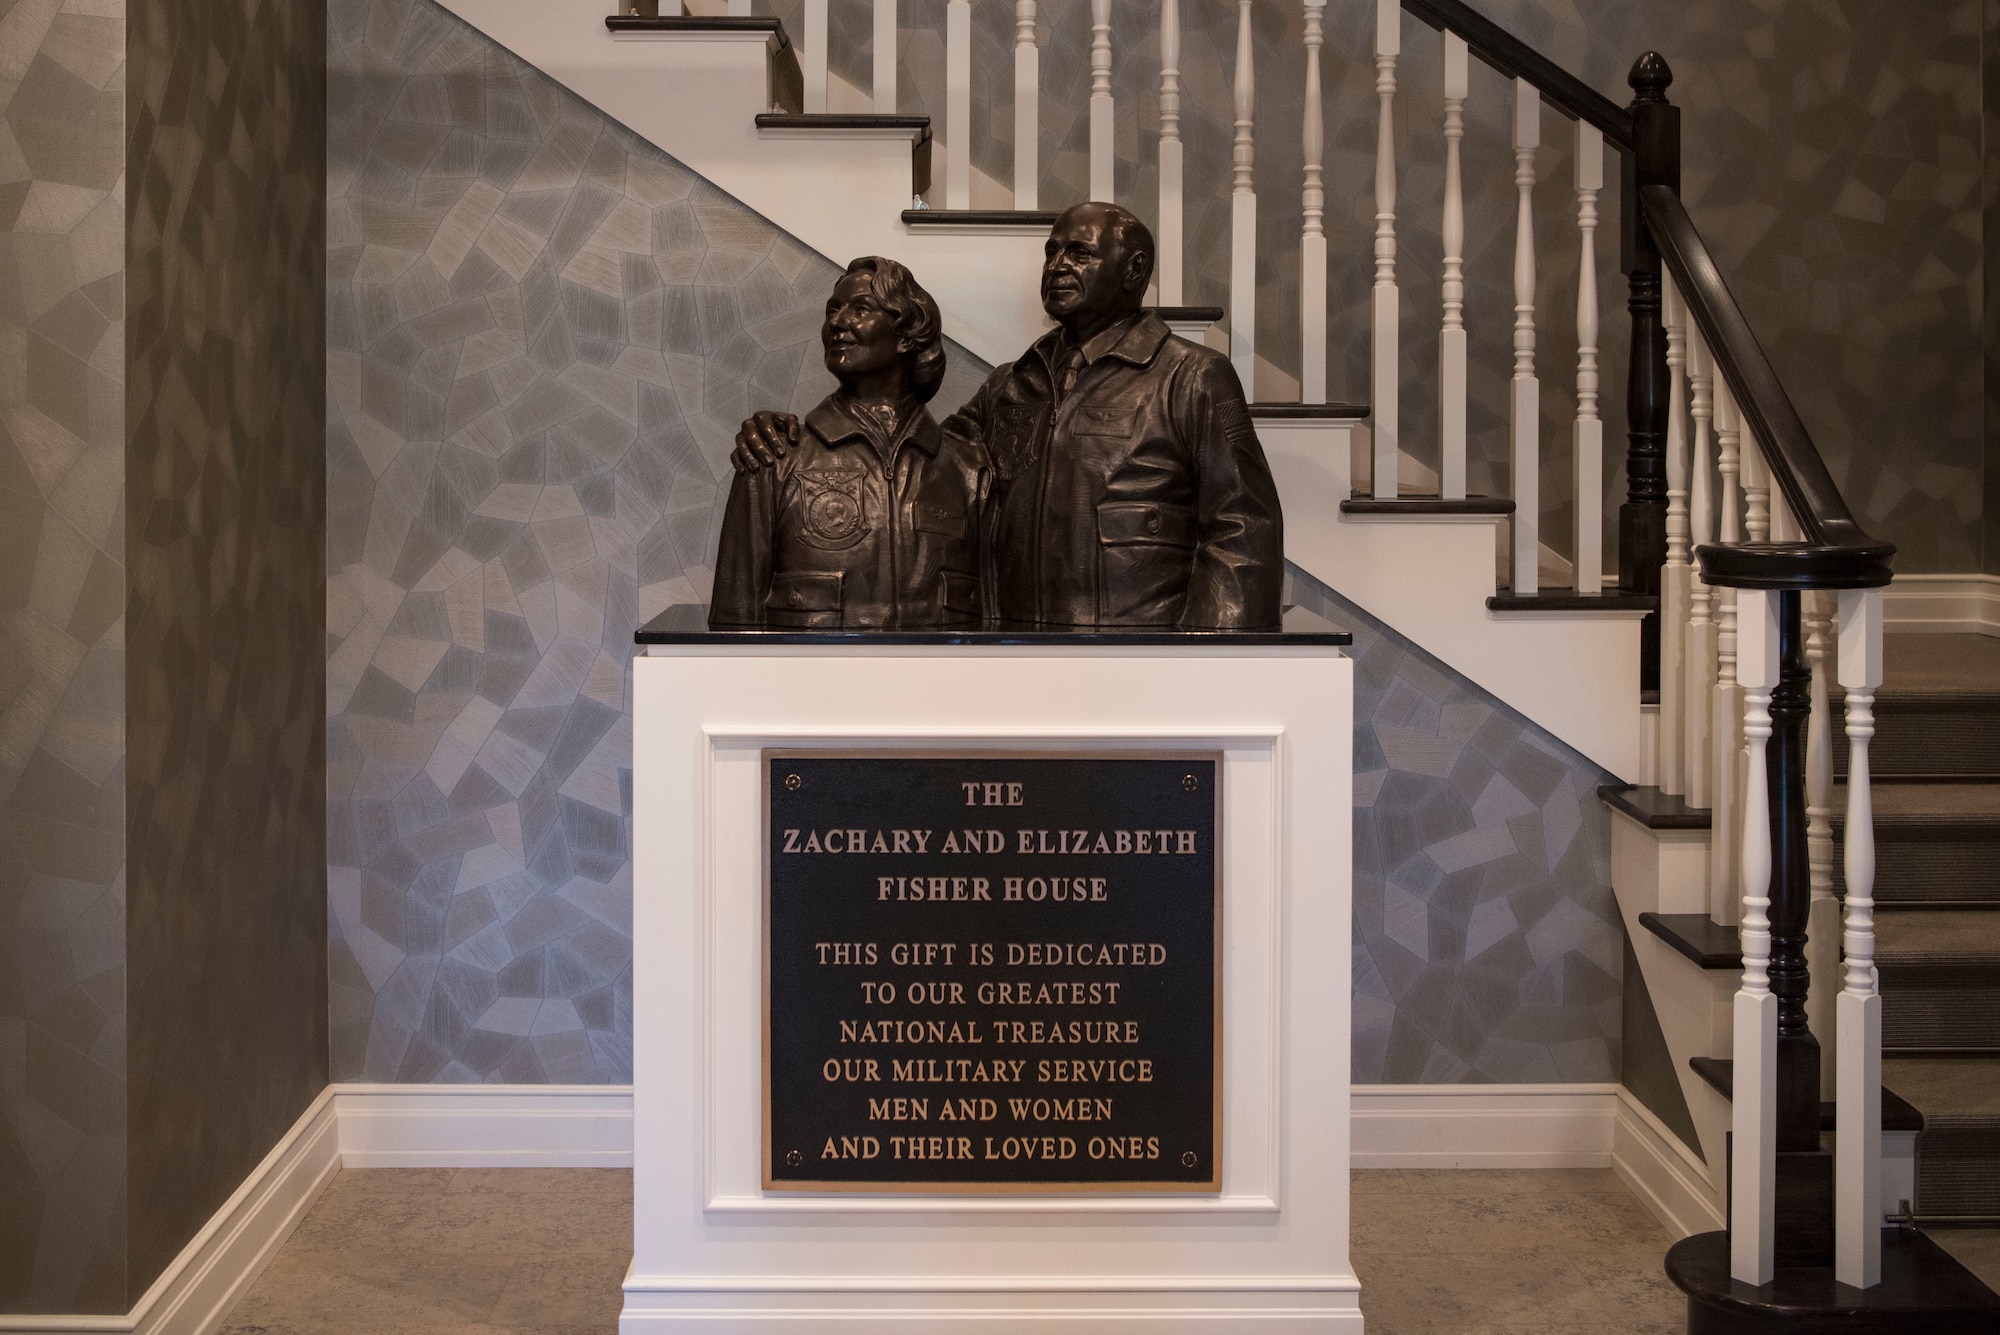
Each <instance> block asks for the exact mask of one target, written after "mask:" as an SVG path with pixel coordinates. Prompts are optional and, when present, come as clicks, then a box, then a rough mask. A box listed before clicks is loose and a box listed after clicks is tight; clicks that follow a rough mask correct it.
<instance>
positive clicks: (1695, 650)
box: [1681, 305, 1716, 807]
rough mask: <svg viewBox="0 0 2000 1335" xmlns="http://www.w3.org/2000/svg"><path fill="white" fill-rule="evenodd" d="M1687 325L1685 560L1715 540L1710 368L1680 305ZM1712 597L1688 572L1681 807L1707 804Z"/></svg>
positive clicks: (1693, 572)
mask: <svg viewBox="0 0 2000 1335" xmlns="http://www.w3.org/2000/svg"><path fill="white" fill-rule="evenodd" d="M1681 313H1682V317H1683V321H1684V323H1685V324H1686V326H1687V370H1688V384H1689V386H1690V388H1691V390H1692V393H1691V394H1690V395H1689V399H1690V403H1689V408H1688V415H1689V416H1690V417H1692V418H1693V419H1694V449H1693V452H1692V457H1691V458H1690V459H1689V461H1688V559H1689V560H1690V561H1692V560H1693V559H1694V553H1695V549H1696V548H1699V547H1702V546H1705V545H1706V544H1708V543H1711V542H1713V541H1714V540H1715V505H1714V501H1713V499H1712V497H1713V494H1714V492H1713V483H1712V481H1711V476H1712V474H1713V473H1714V471H1715V459H1714V456H1713V454H1712V452H1711V448H1710V447H1711V444H1712V441H1713V437H1712V436H1711V434H1710V430H1709V425H1710V423H1711V422H1712V421H1713V420H1714V416H1715V378H1714V375H1715V373H1714V364H1713V363H1712V362H1711V361H1710V359H1709V355H1708V344H1707V343H1706V342H1704V341H1703V340H1702V337H1701V331H1700V330H1699V329H1697V328H1695V325H1694V320H1693V318H1692V317H1691V316H1690V315H1689V313H1688V311H1687V309H1686V306H1685V305H1683V306H1682V309H1681ZM1711 603H1712V599H1711V597H1710V594H1709V587H1708V585H1707V584H1706V583H1704V582H1703V580H1702V578H1701V572H1700V571H1699V570H1698V569H1690V570H1689V572H1688V628H1687V664H1686V668H1685V672H1684V675H1683V677H1682V682H1683V687H1684V690H1685V692H1686V701H1685V704H1684V706H1683V708H1684V709H1685V711H1686V724H1687V747H1686V757H1687V770H1686V777H1687V803H1688V805H1689V806H1691V807H1705V806H1707V805H1708V803H1709V786H1710V785H1709V776H1710V774H1711V773H1712V772H1713V768H1714V764H1715V762H1714V760H1713V758H1712V757H1711V755H1710V734H1709V728H1710V726H1711V723H1712V716H1711V711H1710V708H1709V694H1710V690H1711V686H1710V683H1712V682H1714V681H1715V679H1716V677H1715V623H1714V622H1713V621H1712V620H1710V613H1709V608H1710V606H1711Z"/></svg>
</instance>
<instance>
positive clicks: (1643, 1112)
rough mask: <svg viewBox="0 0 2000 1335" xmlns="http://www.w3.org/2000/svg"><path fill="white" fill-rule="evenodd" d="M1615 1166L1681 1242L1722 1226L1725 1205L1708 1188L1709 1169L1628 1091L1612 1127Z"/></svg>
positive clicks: (1623, 1092)
mask: <svg viewBox="0 0 2000 1335" xmlns="http://www.w3.org/2000/svg"><path fill="white" fill-rule="evenodd" d="M1611 1167H1612V1171H1614V1172H1616V1173H1617V1174H1618V1180H1619V1181H1621V1182H1623V1183H1624V1184H1625V1185H1626V1186H1627V1187H1628V1188H1630V1189H1631V1191H1632V1194H1633V1195H1634V1196H1637V1197H1638V1198H1639V1201H1640V1203H1641V1204H1643V1205H1644V1206H1645V1207H1646V1208H1647V1209H1648V1210H1651V1211H1652V1212H1653V1217H1654V1218H1655V1219H1657V1220H1659V1221H1660V1222H1661V1223H1662V1224H1664V1225H1666V1226H1667V1228H1668V1229H1669V1230H1671V1231H1672V1233H1673V1235H1674V1236H1675V1237H1676V1238H1685V1237H1687V1236H1688V1235H1689V1234H1693V1233H1711V1232H1714V1231H1715V1230H1716V1229H1719V1228H1721V1227H1723V1224H1724V1220H1723V1217H1722V1201H1721V1198H1720V1197H1719V1195H1718V1194H1717V1192H1716V1190H1715V1188H1714V1187H1713V1186H1711V1185H1710V1184H1709V1171H1708V1165H1706V1164H1704V1163H1703V1162H1702V1161H1701V1160H1700V1159H1699V1158H1697V1157H1696V1155H1695V1153H1694V1151H1693V1150H1691V1149H1689V1148H1688V1147H1687V1146H1686V1145H1684V1144H1682V1143H1681V1138H1680V1137H1679V1136H1676V1135H1675V1134H1674V1133H1673V1132H1671V1131H1669V1130H1667V1128H1666V1124H1665V1123H1663V1122H1661V1121H1660V1119H1659V1118H1658V1117H1655V1116H1654V1115H1653V1112H1652V1110H1651V1109H1650V1108H1648V1107H1646V1105H1644V1104H1643V1103H1641V1102H1639V1100H1638V1098H1637V1097H1636V1096H1634V1095H1633V1093H1632V1091H1631V1090H1629V1089H1626V1088H1624V1087H1623V1086H1620V1087H1619V1089H1618V1107H1617V1115H1616V1121H1615V1123H1614V1124H1613V1128H1612V1141H1611Z"/></svg>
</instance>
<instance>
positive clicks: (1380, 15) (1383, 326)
mask: <svg viewBox="0 0 2000 1335" xmlns="http://www.w3.org/2000/svg"><path fill="white" fill-rule="evenodd" d="M1402 52H1403V5H1402V0H1375V96H1376V98H1377V100H1378V101H1379V103H1380V110H1379V112H1378V113H1377V120H1376V124H1375V294H1374V305H1375V309H1374V329H1373V333H1374V337H1373V340H1372V343H1371V345H1370V346H1371V349H1372V357H1373V361H1374V374H1373V375H1372V376H1371V377H1370V381H1369V388H1370V392H1371V393H1372V394H1373V395H1374V402H1373V403H1372V404H1371V405H1370V408H1371V412H1370V414H1369V415H1370V418H1371V424H1372V425H1373V427H1374V436H1375V497H1376V499H1377V500H1394V499H1395V496H1396V481H1397V476H1396V474H1397V449H1398V441H1397V424H1398V423H1399V422H1400V420H1401V416H1402V415H1401V411H1400V409H1399V407H1398V399H1397V391H1398V390H1399V389H1400V388H1401V385H1402V360H1401V352H1400V349H1401V337H1402V328H1401V324H1402V310H1403V306H1402V296H1401V294H1400V293H1399V292H1398V291H1397V290H1396V58H1397V57H1398V56H1400V55H1401V54H1402Z"/></svg>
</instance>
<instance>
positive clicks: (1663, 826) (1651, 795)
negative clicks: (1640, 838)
mask: <svg viewBox="0 0 2000 1335" xmlns="http://www.w3.org/2000/svg"><path fill="white" fill-rule="evenodd" d="M1597 798H1598V800H1599V801H1600V802H1602V803H1604V804H1605V805H1606V806H1608V807H1610V808H1611V809H1612V810H1613V811H1619V812H1623V813H1624V814H1625V815H1627V816H1630V817H1631V818H1632V819H1633V820H1636V821H1638V822H1639V823H1640V824H1641V825H1643V826H1645V827H1646V828H1647V829H1649V830H1706V829H1708V828H1709V827H1710V825H1711V821H1710V813H1709V809H1708V808H1707V807H1691V806H1689V805H1688V804H1687V800H1686V799H1685V798H1682V797H1677V796H1675V795H1674V794H1672V793H1665V792H1662V791H1660V789H1658V788H1654V787H1650V786H1646V785H1641V784H1634V783H1623V784H1605V785H1604V786H1603V787H1601V788H1599V789H1598V790H1597Z"/></svg>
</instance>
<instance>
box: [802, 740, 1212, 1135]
mask: <svg viewBox="0 0 2000 1335" xmlns="http://www.w3.org/2000/svg"><path fill="white" fill-rule="evenodd" d="M1190 777H1191V776H1190ZM792 1153H794V1154H797V1153H798V1151H797V1150H793V1151H792ZM1194 1165H1195V1157H1194V1151H1193V1150H1189V1151H1188V1152H1187V1153H1186V1154H1183V1155H1182V1156H1181V1167H1183V1168H1192V1167H1194Z"/></svg>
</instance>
